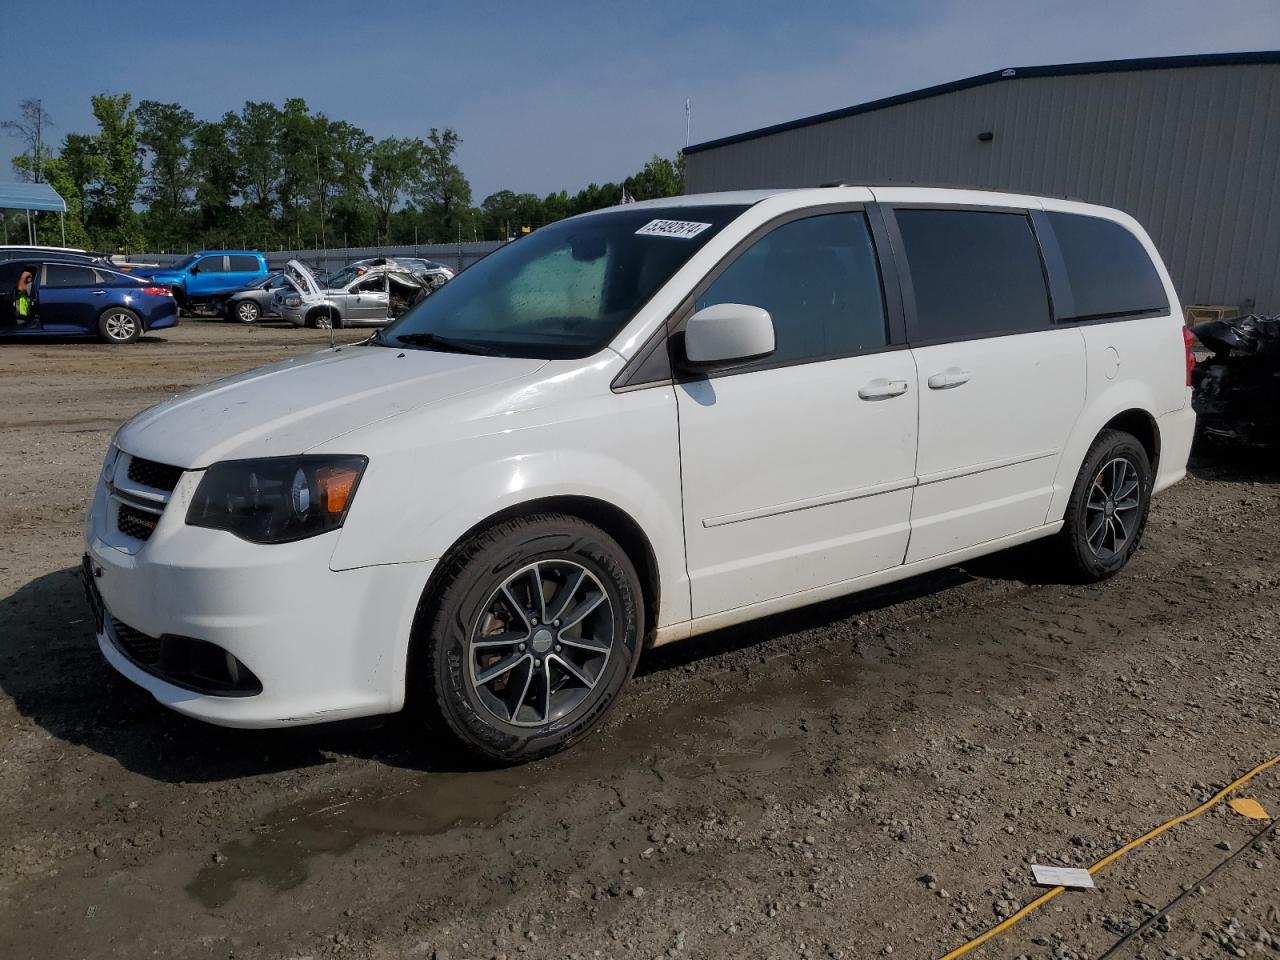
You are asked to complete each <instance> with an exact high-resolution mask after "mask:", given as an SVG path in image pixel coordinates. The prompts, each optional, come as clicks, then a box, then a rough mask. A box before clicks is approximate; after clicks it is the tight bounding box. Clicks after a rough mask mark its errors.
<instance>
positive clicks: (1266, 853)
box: [0, 321, 1280, 960]
mask: <svg viewBox="0 0 1280 960" xmlns="http://www.w3.org/2000/svg"><path fill="white" fill-rule="evenodd" d="M336 336H337V337H338V338H340V339H347V340H350V339H355V338H356V337H357V335H352V334H349V333H346V332H341V331H340V332H338V333H337V334H336ZM325 343H327V336H326V335H324V334H322V333H320V332H318V331H308V330H294V329H282V328H281V329H273V328H249V329H246V328H240V327H232V326H229V325H226V324H217V323H202V322H192V321H188V322H186V323H184V324H183V325H182V326H181V327H179V328H177V329H176V330H173V331H165V332H164V336H163V337H153V338H149V339H148V340H146V341H144V342H142V343H140V344H138V345H136V346H134V347H129V348H111V347H106V346H100V345H95V344H89V343H59V344H45V345H34V346H13V345H9V346H4V347H0V409H3V410H4V415H3V417H2V418H0V484H3V489H4V490H6V491H8V493H7V495H6V496H4V497H3V499H0V537H2V538H3V544H4V549H3V551H0V957H5V958H14V960H17V958H25V957H32V958H42V960H43V958H51V957H129V958H136V957H141V956H152V955H153V956H157V957H166V958H169V957H175V958H185V957H264V958H275V957H282V958H283V957H292V958H300V957H320V956H342V957H361V958H363V957H368V958H392V957H396V958H399V957H425V958H431V957H434V958H436V960H441V958H445V957H447V958H450V960H459V958H467V957H470V958H492V957H508V958H517V957H528V958H543V957H545V958H557V960H559V958H565V957H583V958H594V957H606V958H614V957H617V958H630V957H637V958H652V957H673V958H674V957H689V958H705V957H711V958H720V957H725V958H728V957H733V958H740V957H814V958H818V957H845V958H862V957H872V956H882V955H889V954H892V955H894V956H899V957H936V956H939V955H941V954H943V953H945V952H946V951H947V950H949V949H951V948H952V947H955V946H958V945H959V944H961V943H963V942H965V941H966V940H967V939H968V938H969V937H971V936H973V935H975V934H977V933H979V932H981V931H983V930H985V929H986V928H987V927H989V926H990V925H992V924H993V923H995V922H997V921H998V920H999V919H1000V918H1001V917H1002V916H1005V915H1007V914H1009V913H1010V912H1012V911H1013V910H1015V909H1016V908H1017V907H1018V906H1019V905H1020V904H1022V903H1024V902H1026V901H1029V900H1030V899H1032V898H1033V897H1034V896H1036V894H1037V892H1038V891H1037V889H1036V888H1035V887H1033V886H1032V884H1031V877H1030V871H1029V869H1028V866H1027V864H1028V863H1030V862H1050V863H1060V864H1072V865H1087V864H1089V863H1092V862H1094V861H1096V860H1097V859H1099V858H1101V857H1102V856H1103V855H1104V854H1106V853H1108V852H1109V851H1111V850H1112V849H1114V848H1115V847H1117V846H1119V845H1120V844H1121V843H1123V842H1124V841H1125V840H1127V839H1129V838H1131V837H1133V836H1137V835H1138V834H1140V833H1142V832H1144V831H1145V830H1147V829H1149V828H1150V827H1152V826H1155V825H1156V824H1158V823H1161V822H1163V821H1164V820H1166V819H1168V818H1170V817H1172V816H1174V815H1176V814H1179V813H1181V812H1183V811H1184V810H1187V809H1190V808H1191V807H1193V806H1195V805H1196V804H1197V803H1199V802H1200V801H1201V800H1203V799H1204V798H1206V797H1207V796H1209V795H1210V794H1211V793H1212V792H1213V791H1214V790H1216V789H1217V788H1219V787H1221V786H1222V785H1224V784H1225V783H1227V782H1229V781H1230V780H1231V779H1233V778H1234V777H1235V776H1238V775H1239V774H1241V773H1243V772H1244V771H1246V770H1247V769H1249V768H1250V767H1252V766H1253V765H1254V764H1256V763H1258V762H1260V761H1262V760H1264V759H1267V758H1270V757H1272V756H1274V755H1276V754H1280V657H1278V656H1277V654H1280V639H1278V636H1277V630H1278V625H1280V618H1278V617H1277V611H1278V608H1280V603H1278V598H1280V594H1278V590H1277V587H1278V584H1280V565H1278V564H1277V560H1276V537H1277V531H1278V530H1280V525H1278V524H1280V495H1278V490H1280V488H1278V487H1277V485H1276V481H1277V478H1276V476H1275V475H1274V474H1269V473H1259V472H1254V471H1253V468H1251V467H1250V466H1249V464H1248V462H1247V461H1245V460H1243V459H1240V458H1233V459H1232V460H1222V459H1212V458H1207V457H1203V456H1201V457H1198V458H1197V460H1196V462H1195V463H1194V464H1193V475H1192V476H1191V477H1189V478H1188V479H1187V481H1186V482H1184V483H1182V484H1180V485H1178V486H1177V487H1175V488H1174V489H1173V490H1171V491H1169V492H1168V493H1167V494H1166V495H1164V496H1163V497H1161V498H1160V499H1159V500H1158V501H1157V503H1156V506H1155V509H1154V511H1153V514H1152V519H1151V523H1150V526H1149V528H1148V533H1147V539H1146V543H1145V545H1144V547H1143V549H1142V550H1141V551H1140V552H1139V554H1138V557H1137V559H1136V560H1135V562H1134V563H1133V564H1132V565H1131V566H1130V567H1129V568H1128V569H1127V570H1126V571H1125V572H1124V573H1123V574H1121V575H1120V576H1119V577H1117V578H1115V579H1114V580H1112V581H1110V582H1108V583H1106V584H1103V585H1099V586H1090V587H1080V586H1063V585H1060V584H1057V583H1054V582H1051V581H1048V580H1046V579H1045V578H1043V577H1042V576H1041V575H1040V574H1039V573H1038V567H1037V565H1036V563H1035V562H1034V555H1033V554H1032V553H1030V552H1026V551H1024V552H1020V553H1016V554H1013V555H1005V556H1000V557H996V558H990V559H988V560H985V561H983V562H981V563H976V564H972V565H969V566H966V567H964V568H958V569H953V570H948V571H944V572H941V573H938V574H936V575H931V576H928V577H925V578H920V579H916V580H912V581H909V582H907V583H904V584H899V585H895V586H894V587H892V588H889V589H884V590H878V591H875V592H874V593H870V594H863V595H860V596H857V597H852V598H847V599H844V600H840V601H835V602H832V603H827V604H823V605H820V606H817V607H813V608H810V609H807V610H803V611H800V612H798V613H792V614H787V615H784V616H779V617H776V618H773V619H770V620H767V621H764V622H761V623H757V624H752V625H749V626H746V627H743V628H736V629H733V630H730V631H725V632H722V633H718V634H715V635H712V636H709V637H706V638H702V639H700V640H697V641H693V642H691V643H687V644H683V645H675V646H672V647H669V648H665V649H663V650H661V651H656V652H654V653H651V654H650V655H648V656H647V657H646V659H645V660H644V661H642V664H641V671H640V675H639V676H638V677H637V678H636V680H635V682H634V683H633V684H632V686H631V687H630V688H629V691H628V692H627V694H626V695H625V697H624V700H623V702H622V704H621V706H620V708H619V709H618V710H617V711H616V712H615V713H614V714H613V716H612V718H611V720H610V721H609V722H608V724H607V725H606V726H605V728H604V729H602V730H601V731H600V732H598V733H597V734H596V735H594V736H593V737H591V738H590V739H588V740H587V741H585V742H583V743H581V744H580V745H578V746H577V747H576V748H575V749H573V750H571V751H570V752H569V753H567V754H563V755H561V756H559V757H556V758H553V759H551V760H549V761H545V762H542V763H538V764H534V765H531V766H527V767H523V768H520V769H516V770H506V771H466V770H458V769H451V768H450V767H449V766H448V764H446V763H444V762H442V761H441V760H440V759H439V757H438V755H437V754H436V753H435V752H433V749H432V744H431V743H430V742H424V740H422V739H420V738H418V737H417V736H416V733H415V730H414V729H413V728H412V727H411V726H410V725H409V724H407V723H405V722H402V721H401V722H393V723H391V724H390V725H388V726H385V727H382V728H379V729H351V728H346V729H332V728H328V729H326V728H319V729H310V730H293V731H286V732H266V733H249V732H238V731H229V730H220V729H217V728H214V727H208V726H203V725H200V724H198V723H195V722H192V721H187V720H184V719H183V718H181V717H178V716H176V715H174V714H172V713H169V712H167V711H165V710H163V709H162V708H160V707H159V706H157V705H156V704H155V703H154V701H152V700H151V699H150V698H149V697H148V696H147V695H145V694H144V693H142V692H141V691H140V690H138V689H136V688H134V687H132V686H130V685H129V684H128V683H127V682H125V681H124V680H122V679H120V678H118V677H117V676H116V675H115V674H114V673H113V672H112V671H110V670H109V669H108V668H107V667H106V665H105V664H104V663H103V662H102V660H101V658H100V656H99V654H98V651H97V649H96V645H95V644H94V642H93V638H92V636H91V634H92V629H91V625H90V621H89V614H88V612H87V610H86V608H85V606H84V603H83V600H82V599H81V594H80V587H79V584H78V582H77V580H76V576H75V574H76V569H75V568H76V565H77V563H78V561H79V558H80V554H81V545H80V523H81V517H82V515H83V511H84V509H85V507H86V505H87V498H88V495H89V494H90V492H91V487H92V483H93V479H94V476H95V474H96V471H97V470H98V467H99V464H100V460H101V456H102V454H103V452H104V450H105V448H106V444H107V441H108V439H109V437H110V435H111V432H112V431H113V430H114V429H115V427H116V425H117V424H118V423H119V422H120V421H122V420H123V419H125V418H126V417H128V416H130V415H132V414H133V413H135V412H136V411H138V410H140V409H142V408H143V407H146V406H148V405H149V404H151V403H154V402H156V401H158V400H160V399H162V398H163V397H164V396H166V395H168V394H171V393H173V392H175V391H176V390H179V389H182V388H185V387H187V386H190V385H194V384H198V383H203V382H205V381H208V380H210V379H213V378H214V377H218V376H222V375H225V374H228V373H232V372H234V371H237V370H241V369H244V368H247V367H250V366H254V365H257V364H259V363H264V362H267V361H269V360H274V359H276V358H279V357H283V356H287V355H290V354H294V353H300V352H303V351H308V350H312V349H317V348H319V347H321V346H323V345H325ZM1244 794H1245V795H1247V796H1253V797H1256V798H1257V799H1258V800H1260V801H1261V802H1262V803H1263V804H1264V805H1265V806H1266V807H1267V808H1268V809H1269V810H1270V811H1271V813H1272V814H1273V815H1275V814H1277V813H1280V768H1276V769H1274V770H1272V771H1270V772H1268V773H1266V774H1263V775H1262V776H1261V777H1259V778H1258V779H1257V780H1256V781H1255V782H1254V783H1253V784H1251V785H1250V786H1249V788H1248V789H1247V790H1246V791H1244ZM1265 825H1266V824H1265V823H1260V822H1257V821H1247V820H1245V819H1244V818H1242V817H1241V816H1239V815H1237V814H1235V813H1233V812H1231V811H1230V810H1228V809H1226V808H1225V807H1220V808H1217V809H1215V810H1214V811H1213V812H1211V813H1209V814H1207V815H1205V816H1204V817H1201V818H1199V819H1198V820H1195V821H1193V822H1191V823H1189V824H1186V825H1184V826H1181V827H1178V828H1177V829H1175V830H1173V831H1171V832H1170V833H1168V834H1166V835H1165V836H1163V837H1161V838H1160V839H1158V840H1156V841H1155V842H1153V843H1152V844H1150V845H1148V846H1146V847H1144V848H1142V849H1141V850H1139V851H1137V852H1135V853H1133V854H1130V855H1129V856H1128V857H1126V858H1125V859H1123V860H1121V861H1120V862H1118V863H1117V864H1116V865H1114V866H1113V867H1111V868H1109V869H1108V870H1106V871H1105V872H1103V873H1102V874H1101V875H1100V876H1099V878H1098V889H1097V890H1095V891H1090V892H1069V893H1066V894H1064V895H1062V896H1059V897H1058V898H1056V899H1055V900H1053V901H1052V902H1051V903H1049V904H1048V905H1047V906H1046V907H1045V908H1044V909H1043V910H1041V911H1039V912H1037V913H1035V914H1033V915H1032V916H1031V917H1029V918H1028V919H1026V920H1024V921H1023V922H1022V923H1020V924H1018V925H1017V926H1016V927H1014V928H1013V930H1011V931H1010V932H1008V933H1006V934H1004V935H1002V936H1001V937H999V938H997V939H995V940H993V941H991V942H990V943H988V944H987V945H986V946H984V947H982V948H981V949H980V950H978V951H976V952H975V953H974V954H971V956H981V957H1054V958H1074V957H1098V956H1101V955H1102V954H1103V953H1104V952H1105V951H1106V950H1107V949H1108V948H1109V947H1110V946H1111V945H1112V944H1113V943H1115V942H1116V941H1117V940H1119V939H1120V937H1121V936H1123V934H1124V933H1125V932H1126V931H1128V930H1131V929H1132V928H1133V927H1134V926H1136V925H1137V923H1138V922H1140V921H1141V920H1142V919H1144V918H1145V917H1146V916H1148V915H1150V914H1151V913H1153V912H1155V910H1157V909H1159V908H1160V907H1162V906H1164V905H1165V904H1166V903H1167V902H1169V901H1170V900H1172V899H1173V898H1174V897H1175V896H1177V895H1178V894H1179V893H1180V892H1181V891H1182V889H1183V888H1184V887H1191V888H1195V887H1196V884H1197V881H1198V880H1199V879H1200V878H1201V877H1203V876H1204V875H1205V874H1207V873H1208V872H1209V871H1210V870H1211V869H1212V868H1213V867H1214V866H1215V865H1217V864H1218V863H1219V862H1221V861H1223V860H1224V859H1226V858H1227V857H1229V856H1230V855H1231V854H1232V853H1234V852H1236V851H1238V850H1240V848H1241V846H1242V845H1245V844H1247V843H1248V842H1249V838H1250V836H1251V835H1252V834H1253V833H1255V832H1257V831H1258V830H1259V829H1261V828H1262V827H1264V826H1265ZM1278 911H1280V836H1277V834H1276V833H1273V834H1271V836H1270V839H1268V840H1266V841H1265V842H1262V843H1261V844H1260V845H1259V846H1258V847H1257V848H1256V849H1251V850H1248V851H1246V852H1245V853H1244V854H1243V855H1242V856H1240V857H1238V858H1236V859H1235V860H1233V861H1232V863H1231V864H1230V865H1229V866H1228V867H1227V868H1226V869H1224V870H1223V871H1221V872H1219V873H1218V874H1217V875H1216V876H1215V877H1214V878H1213V879H1211V880H1209V881H1206V882H1205V883H1204V884H1203V889H1202V890H1197V891H1196V892H1193V893H1192V895H1190V896H1189V897H1187V898H1186V899H1185V900H1183V901H1182V902H1181V903H1180V904H1179V905H1178V906H1177V907H1176V908H1175V909H1174V910H1173V911H1172V912H1171V913H1170V914H1169V916H1168V918H1167V921H1162V922H1160V923H1158V924H1156V925H1155V926H1154V927H1153V928H1152V929H1151V931H1150V932H1148V933H1145V934H1143V936H1142V937H1140V938H1135V939H1134V940H1132V941H1130V942H1129V943H1128V944H1127V945H1126V946H1125V947H1124V948H1122V950H1121V951H1120V952H1119V953H1118V954H1117V956H1122V957H1139V956H1142V957H1166V956H1167V957H1206V958H1208V957H1222V956H1240V957H1244V956H1280V912H1278Z"/></svg>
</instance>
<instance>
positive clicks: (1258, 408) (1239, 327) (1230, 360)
mask: <svg viewBox="0 0 1280 960" xmlns="http://www.w3.org/2000/svg"><path fill="white" fill-rule="evenodd" d="M1191 333H1192V334H1194V336H1195V338H1196V339H1197V340H1199V341H1200V342H1201V343H1202V344H1204V346H1205V348H1206V349H1208V350H1209V351H1210V352H1211V353H1212V356H1210V357H1209V358H1208V359H1207V360H1202V361H1201V362H1200V363H1198V364H1197V365H1196V368H1195V370H1194V371H1193V373H1192V385H1193V386H1194V388H1195V396H1194V401H1193V405H1194V407H1195V411H1196V414H1197V415H1198V417H1199V422H1200V429H1201V431H1202V432H1203V434H1204V435H1205V436H1206V437H1209V438H1211V439H1214V440H1219V441H1224V442H1227V443H1235V444H1240V445H1243V446H1251V447H1267V448H1270V449H1276V448H1277V447H1280V314H1277V315H1275V316H1260V315H1258V314H1250V315H1249V316H1246V317H1233V318H1231V319H1227V320H1211V321H1209V322H1207V323H1200V324H1196V325H1195V326H1194V327H1192V328H1191Z"/></svg>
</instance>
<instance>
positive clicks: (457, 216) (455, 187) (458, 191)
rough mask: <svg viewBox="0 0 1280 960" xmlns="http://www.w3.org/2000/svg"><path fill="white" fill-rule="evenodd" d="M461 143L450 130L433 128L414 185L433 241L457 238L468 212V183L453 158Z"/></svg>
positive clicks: (469, 193) (469, 199) (469, 194)
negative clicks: (420, 169)
mask: <svg viewBox="0 0 1280 960" xmlns="http://www.w3.org/2000/svg"><path fill="white" fill-rule="evenodd" d="M460 143H462V138H461V137H459V136H458V134H457V133H456V132H455V131H454V130H453V129H451V128H449V127H446V128H445V129H444V130H443V131H441V130H438V129H436V128H435V127H432V128H431V132H430V133H428V134H427V142H426V146H425V150H424V152H423V165H422V171H421V174H420V176H419V177H418V180H417V183H416V184H415V191H414V198H415V199H416V200H417V201H418V204H419V206H420V207H421V208H422V211H423V213H424V214H425V215H426V220H427V226H428V229H429V230H430V233H431V235H432V237H433V238H434V239H436V240H439V241H444V242H447V241H450V240H454V239H456V238H457V235H458V230H459V228H460V227H461V226H462V224H463V220H464V219H466V216H465V215H466V214H467V213H468V212H469V211H470V209H471V184H470V183H468V182H467V178H466V176H464V175H463V173H462V169H461V168H460V167H459V166H458V164H457V161H456V160H455V159H454V156H455V154H456V153H457V151H458V145H459V144H460Z"/></svg>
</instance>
